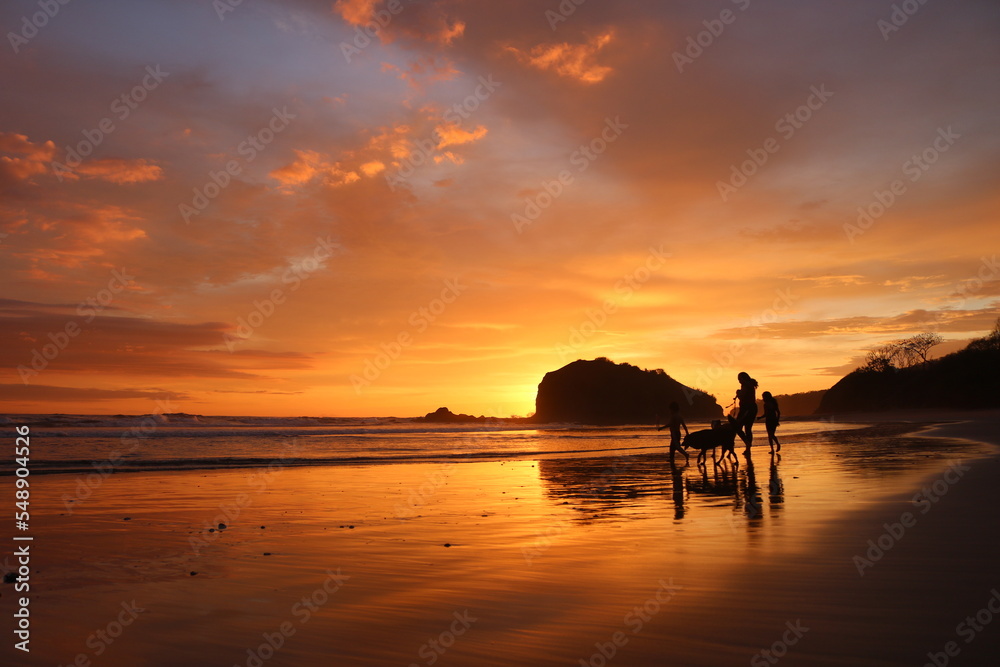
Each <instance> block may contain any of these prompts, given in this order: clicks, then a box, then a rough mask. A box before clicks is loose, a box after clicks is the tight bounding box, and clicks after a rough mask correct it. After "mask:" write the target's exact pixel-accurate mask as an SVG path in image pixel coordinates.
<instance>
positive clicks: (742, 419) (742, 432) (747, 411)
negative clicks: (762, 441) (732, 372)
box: [735, 372, 757, 454]
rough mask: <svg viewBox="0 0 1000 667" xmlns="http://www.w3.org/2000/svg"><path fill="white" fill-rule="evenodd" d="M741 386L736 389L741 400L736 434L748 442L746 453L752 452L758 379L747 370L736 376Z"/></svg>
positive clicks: (737, 414) (737, 415)
mask: <svg viewBox="0 0 1000 667" xmlns="http://www.w3.org/2000/svg"><path fill="white" fill-rule="evenodd" d="M736 379H737V380H739V382H740V388H739V389H737V390H736V399H735V400H737V401H739V412H737V413H736V435H738V436H740V439H741V440H743V442H744V443H746V446H747V448H746V453H747V454H749V453H750V445H752V444H753V430H752V429H753V423H754V421H756V419H757V381H756V380H754V379H753V378H752V377H750V375H749V374H747V373H746V372H741V373H740V374H739V375H737V376H736Z"/></svg>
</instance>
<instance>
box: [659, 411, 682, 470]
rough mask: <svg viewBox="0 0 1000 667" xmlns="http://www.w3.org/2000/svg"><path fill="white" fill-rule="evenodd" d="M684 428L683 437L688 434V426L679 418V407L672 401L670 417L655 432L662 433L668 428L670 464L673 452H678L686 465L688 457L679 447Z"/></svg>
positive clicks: (672, 459) (672, 460)
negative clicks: (682, 456) (682, 428)
mask: <svg viewBox="0 0 1000 667" xmlns="http://www.w3.org/2000/svg"><path fill="white" fill-rule="evenodd" d="M682 426H683V427H684V435H687V434H688V426H687V424H686V423H684V418H683V417H681V406H679V405H677V401H673V402H672V403H671V404H670V416H669V417H667V423H666V424H664V425H663V426H660V427H657V429H656V430H657V431H662V430H663V429H665V428H668V427H669V428H670V462H671V463H673V462H674V452H680V453H681V454H683V455H684V462H685V463H687V462H688V460H689V459H690V457H689V456H688V454H687V452H685V451H684V449H683V448H682V447H681V427H682Z"/></svg>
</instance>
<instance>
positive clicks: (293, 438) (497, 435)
mask: <svg viewBox="0 0 1000 667" xmlns="http://www.w3.org/2000/svg"><path fill="white" fill-rule="evenodd" d="M0 419H3V422H4V425H3V427H4V428H5V429H6V428H8V427H10V428H11V430H13V428H12V427H13V426H14V425H21V424H26V425H28V426H29V427H30V428H31V467H32V472H33V473H36V474H38V473H56V472H93V471H94V470H95V469H96V470H99V471H105V472H111V471H114V472H127V471H140V470H175V469H209V468H237V467H257V466H268V465H273V464H278V465H281V466H317V465H376V464H380V465H384V464H392V463H407V462H433V461H462V460H469V461H471V460H498V459H499V460H502V459H519V458H520V459H528V458H530V459H559V458H595V457H601V458H604V457H614V456H637V455H645V454H656V453H659V452H664V451H665V450H666V448H667V446H668V444H669V436H668V434H667V432H666V431H663V432H658V431H657V430H656V429H655V428H653V427H651V426H649V425H635V426H623V427H590V426H579V425H573V424H557V425H546V426H544V427H539V426H536V425H525V424H517V423H510V422H502V421H497V422H495V423H483V424H428V423H423V422H418V421H415V420H412V419H399V418H391V417H390V418H381V419H380V418H365V419H359V418H274V417H206V416H201V415H146V416H115V417H107V416H88V415H6V416H5V417H3V418H0ZM861 426H863V425H859V424H856V423H836V422H831V421H788V422H785V423H783V424H782V425H781V427H780V428H779V431H778V434H779V437H780V438H781V441H782V443H783V444H784V445H786V446H792V447H796V446H800V445H806V446H808V447H814V448H815V447H822V446H829V445H830V443H831V442H832V440H831V439H833V440H836V441H837V442H838V443H839V444H838V445H837V446H838V447H846V446H847V444H846V443H850V442H852V441H851V439H850V438H846V439H845V438H838V437H836V434H838V433H843V434H846V433H848V432H850V431H855V430H857V429H859V428H860V427H861ZM707 427H708V424H698V423H692V424H689V428H690V430H692V431H694V430H697V429H700V428H707ZM877 440H878V438H874V439H873V438H867V439H866V438H862V439H860V440H859V441H857V442H853V444H851V447H853V448H857V447H858V446H860V447H862V449H863V448H864V447H865V446H868V444H870V443H875V442H876V441H877ZM866 443H868V444H866ZM754 445H755V449H756V450H757V451H761V452H763V453H765V454H766V452H767V450H768V448H767V437H766V434H765V433H764V429H763V427H762V425H761V426H759V427H758V428H757V429H755V441H754ZM737 448H738V449H741V448H742V443H740V442H737ZM691 455H692V460H693V457H694V453H693V452H692V454H691ZM884 458H885V457H882V459H884ZM681 460H683V457H681ZM888 460H891V457H890V459H888ZM882 463H884V460H883V461H882ZM12 465H13V463H12V462H11V461H9V460H8V461H5V462H4V463H3V464H2V465H0V472H2V473H7V474H9V472H10V469H11V467H12Z"/></svg>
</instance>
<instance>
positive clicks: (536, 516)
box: [0, 415, 1000, 667]
mask: <svg viewBox="0 0 1000 667" xmlns="http://www.w3.org/2000/svg"><path fill="white" fill-rule="evenodd" d="M925 416H927V415H925ZM867 417H869V418H870V417H871V415H867ZM931 421H933V420H931ZM871 423H872V422H871V421H868V420H866V421H865V424H871ZM900 429H902V430H903V431H905V433H903V434H902V435H893V434H894V433H900V432H901V431H900ZM880 431H881V432H882V433H883V435H882V436H878V437H881V438H882V439H881V440H879V442H880V443H882V444H881V445H879V447H881V448H882V449H880V448H879V447H876V448H874V449H872V450H871V451H869V450H868V449H866V448H864V447H863V446H862V447H861V448H860V449H856V450H849V449H847V448H846V447H847V446H846V445H844V447H845V448H844V449H840V450H838V449H830V447H832V446H836V443H839V442H841V441H840V440H838V439H837V438H831V439H830V440H829V441H828V442H826V443H825V444H824V441H823V439H822V438H821V439H820V440H818V441H817V443H816V446H815V447H803V448H796V447H795V446H794V445H791V446H790V447H788V448H787V449H783V453H784V454H785V456H784V461H783V462H778V463H777V464H776V463H775V461H774V460H770V465H769V456H768V453H767V448H766V439H765V440H764V442H763V443H761V444H758V445H757V446H755V448H754V455H755V456H754V457H753V458H754V460H753V463H754V465H753V466H747V465H746V462H745V460H744V459H742V457H741V465H740V468H739V471H738V473H736V471H731V470H730V471H729V472H727V471H726V470H724V469H719V470H715V471H713V470H712V466H711V464H709V465H708V467H707V469H706V471H705V473H704V476H703V474H702V472H701V471H699V470H698V469H697V468H696V467H695V466H693V465H692V466H691V467H690V468H688V469H685V470H682V471H679V472H680V474H681V476H680V477H679V479H680V480H683V483H682V485H680V486H678V484H677V479H678V478H675V480H673V481H672V480H671V475H672V474H673V475H676V474H678V471H674V470H672V469H671V468H670V467H669V466H668V465H667V463H666V461H665V460H664V457H663V456H656V455H640V456H637V457H631V460H630V461H629V462H628V463H626V464H623V465H621V467H619V461H620V459H614V460H612V457H611V456H600V457H596V458H562V459H549V460H543V459H531V458H525V459H521V460H505V461H469V462H465V463H463V465H455V462H447V461H444V462H439V463H415V464H407V465H400V466H397V467H396V468H394V469H393V474H392V475H391V476H386V473H387V470H389V469H387V468H385V467H384V466H356V467H354V466H327V467H300V468H295V467H289V468H288V469H279V470H276V471H274V473H273V474H269V473H263V474H262V473H260V469H257V470H253V469H243V470H190V471H188V470H185V471H176V472H173V471H172V472H160V471H152V472H148V473H147V474H145V475H122V476H112V477H110V478H109V479H108V480H106V481H105V483H104V486H103V487H102V488H101V489H100V490H99V493H96V494H95V496H94V498H91V499H89V500H87V502H85V503H83V504H82V506H81V507H79V508H76V509H75V510H74V511H69V512H67V511H66V510H65V508H62V507H61V504H60V503H59V501H58V500H57V499H58V498H59V493H58V492H59V491H60V490H68V489H70V488H71V482H72V481H73V478H72V477H71V476H67V475H47V476H45V478H44V479H40V480H39V482H38V484H39V486H38V488H37V489H35V491H36V493H39V494H42V493H43V492H44V493H47V494H48V495H49V499H48V501H47V502H48V506H47V507H46V506H44V505H41V506H39V507H38V509H39V510H40V513H39V514H38V515H37V517H36V519H35V520H36V522H38V523H39V524H40V525H42V526H46V527H47V528H46V532H45V533H44V534H42V535H39V537H40V538H42V539H39V540H38V542H36V543H35V545H34V548H37V549H38V550H39V552H38V556H37V560H36V561H34V562H33V565H36V564H37V569H38V570H39V572H36V573H34V574H32V577H33V582H32V584H33V586H32V588H33V592H32V596H33V605H34V606H33V607H32V614H33V623H34V624H35V626H34V627H37V628H38V630H37V631H36V632H37V634H36V635H35V639H36V641H38V642H39V644H38V652H39V654H40V656H32V657H33V659H34V658H36V657H44V658H45V660H46V662H47V663H52V662H53V661H54V662H56V663H59V664H69V663H71V662H72V661H73V660H74V657H75V656H77V655H81V654H86V655H89V656H90V657H91V658H93V659H94V661H95V663H96V662H97V661H100V662H102V663H104V664H147V665H174V664H179V663H189V664H192V665H199V664H240V665H244V664H250V663H253V664H256V663H254V661H253V660H251V657H252V656H251V655H250V653H248V651H249V652H254V651H257V652H258V655H260V654H261V650H260V646H262V644H261V641H263V640H262V638H263V637H265V636H270V637H275V636H276V635H274V633H275V632H276V631H277V630H276V629H278V628H280V627H282V625H281V624H282V623H283V622H288V623H290V625H289V626H287V628H288V629H289V630H292V631H294V632H293V633H292V634H288V635H282V636H281V637H282V639H281V643H282V647H281V648H280V650H274V649H268V647H267V646H264V650H265V651H266V650H270V651H271V653H273V657H271V658H269V659H267V660H263V661H262V664H264V665H266V667H272V666H277V665H307V666H308V665H314V664H316V665H320V664H329V661H330V659H331V658H333V657H337V658H339V659H340V660H342V661H344V662H348V663H350V664H359V665H382V664H417V665H426V664H429V662H428V660H429V656H432V655H437V657H439V658H443V660H445V661H446V664H454V665H506V664H518V663H521V664H529V663H530V664H537V665H543V666H544V665H564V664H579V661H580V660H584V661H587V660H590V661H591V664H596V663H598V662H600V660H598V659H596V658H593V656H595V655H596V656H597V657H598V658H600V657H602V653H601V651H604V654H605V655H606V653H607V652H610V651H613V652H614V664H621V665H631V664H653V663H659V662H662V661H663V660H664V659H669V660H672V661H673V662H674V663H676V664H685V665H693V666H696V667H697V666H701V665H704V666H705V667H708V666H711V667H716V666H718V665H734V666H735V665H746V664H748V663H750V664H753V663H751V660H753V659H754V658H755V657H760V658H761V659H764V658H763V657H761V655H760V653H759V652H760V651H763V650H771V647H773V646H775V645H776V643H777V642H783V641H784V640H783V639H782V638H783V637H785V636H787V637H789V638H793V635H794V633H793V634H792V635H786V634H785V633H789V632H792V629H791V628H796V629H797V631H798V632H799V635H800V636H795V637H794V639H795V640H796V642H795V644H794V645H792V644H789V645H787V646H785V647H784V648H783V649H782V647H781V646H778V648H779V649H781V650H787V651H788V658H787V660H786V661H785V664H790V665H806V666H810V665H839V664H844V665H872V666H873V667H874V666H875V665H880V666H885V665H897V664H898V665H903V664H910V665H922V664H923V663H924V662H925V661H926V660H927V657H926V653H927V652H928V651H931V652H933V651H941V650H944V648H943V647H944V646H945V645H946V644H947V642H948V641H952V640H956V637H955V625H956V623H958V622H959V621H960V620H961V619H962V618H964V616H966V615H968V614H969V613H971V614H973V615H974V614H975V613H976V612H977V610H978V609H979V608H980V607H981V606H982V604H984V603H985V602H986V599H987V597H988V596H987V595H986V594H987V592H988V591H989V590H990V589H991V587H992V586H997V585H1000V570H998V566H997V565H996V560H997V559H996V558H995V554H996V553H997V552H998V548H1000V534H998V533H1000V484H997V483H996V482H997V481H998V480H1000V453H998V451H997V450H996V449H995V447H996V446H997V445H1000V442H998V440H997V433H998V429H997V428H996V425H995V423H994V422H990V421H988V420H985V419H980V420H979V421H977V422H971V423H961V422H952V423H944V424H942V423H941V422H933V423H930V422H925V423H924V425H916V424H912V423H911V424H900V423H894V424H886V423H882V424H878V423H876V424H874V426H872V427H868V426H865V427H861V428H859V429H850V430H849V432H850V433H853V434H855V437H853V438H848V439H847V440H854V441H861V442H862V443H864V442H867V441H868V440H870V438H869V437H868V436H871V437H877V434H878V433H879V432H880ZM859 432H860V433H861V435H860V436H858V433H859ZM866 433H867V435H865V434H866ZM779 435H780V432H779ZM972 436H980V437H978V438H976V437H972ZM914 438H917V439H918V440H914ZM937 438H947V439H954V438H962V439H967V440H970V441H973V442H977V443H978V442H983V441H987V440H988V441H989V442H991V445H992V447H993V448H994V450H993V451H991V452H989V453H987V454H986V455H984V456H978V455H977V457H976V458H975V460H974V461H971V462H970V468H971V469H970V470H969V471H963V473H962V476H961V479H959V480H958V481H957V483H955V484H949V486H948V491H947V493H946V494H944V495H942V497H941V498H940V499H939V502H936V503H933V504H932V505H931V509H930V510H929V511H928V512H927V513H926V515H925V514H920V513H919V509H918V508H916V506H915V505H914V504H913V502H912V501H913V494H914V493H915V492H917V491H919V490H920V488H921V487H923V486H927V485H931V486H933V484H934V482H936V481H937V480H938V479H939V478H940V476H941V475H942V471H944V470H946V469H947V468H948V458H949V456H950V455H948V454H942V453H941V452H947V451H955V452H958V451H978V450H970V449H968V448H966V449H961V448H959V449H949V448H948V447H947V446H946V444H947V443H946V441H944V440H941V441H937V440H936V439H937ZM845 442H846V440H845ZM896 442H898V443H910V445H912V446H913V447H915V448H916V449H917V450H919V451H917V452H916V453H912V452H911V453H910V454H908V455H907V457H904V458H902V459H898V460H897V459H893V458H892V456H891V454H892V453H893V452H891V451H886V450H885V449H884V446H885V443H888V444H890V445H891V444H892V443H896ZM937 442H941V443H942V445H941V446H937ZM925 450H926V452H927V453H926V454H923V453H922V452H923V451H925ZM827 451H829V452H832V453H831V454H829V456H830V457H832V458H817V457H821V455H822V456H827V455H826V454H823V452H827ZM838 452H839V453H838ZM852 452H853V453H852ZM872 452H874V453H872ZM935 452H937V453H936V454H935ZM661 453H662V452H661ZM840 455H843V456H842V458H837V457H838V456H840ZM866 456H874V457H875V458H874V459H872V461H871V462H870V464H869V462H866V459H865V458H864V457H866ZM924 456H934V458H933V459H925V458H923V457H924ZM951 456H953V455H951ZM627 458H628V457H627ZM871 464H879V465H871ZM880 466H881V467H880ZM748 468H750V469H749V470H748ZM779 475H780V476H779ZM883 480H885V481H883ZM754 485H755V486H754ZM817 485H818V486H817ZM751 486H754V488H758V487H759V489H760V495H761V497H762V500H763V503H762V505H761V507H760V509H759V511H758V510H757V509H755V508H753V507H752V505H751V497H752V496H753V493H752V492H751V490H750V487H751ZM782 487H783V488H782ZM841 487H843V488H841ZM33 488H34V487H33ZM815 488H821V489H822V493H821V494H817V492H816V491H815V490H814V489H815ZM893 489H895V490H893ZM678 492H679V495H678ZM837 494H840V496H841V497H842V500H841V499H838V497H837ZM38 498H39V500H40V501H41V500H42V496H41V495H39V496H38ZM241 498H242V500H241ZM33 502H34V496H33ZM34 507H35V506H34V504H33V508H34ZM904 512H911V513H914V514H916V515H917V520H916V522H915V525H912V526H909V527H907V528H906V532H905V534H904V535H903V536H902V537H901V538H900V539H895V538H894V543H893V544H892V546H891V547H890V548H889V549H888V550H887V551H886V552H885V553H884V554H883V556H881V557H879V558H878V560H877V561H875V562H874V563H873V565H872V566H870V567H867V566H866V567H865V570H864V576H860V575H859V572H858V567H857V565H856V562H855V560H854V557H855V556H857V555H859V554H860V555H862V556H865V551H866V549H868V540H870V539H871V540H875V541H876V542H877V540H879V539H880V537H881V536H882V535H883V533H885V531H886V529H885V527H884V526H885V525H886V524H889V525H892V524H894V523H898V522H900V521H901V515H902V514H903V513H904ZM33 516H35V515H34V513H33ZM220 522H224V523H225V524H226V526H227V527H226V528H225V529H224V530H220V529H216V530H214V531H213V532H208V530H207V529H208V527H209V526H215V525H216V524H217V523H220ZM884 541H885V540H883V542H884ZM189 571H190V572H193V573H194V574H190V572H189ZM330 572H332V573H334V574H336V575H337V577H339V578H338V579H336V582H337V586H336V589H335V590H331V589H333V588H334V587H333V586H332V585H330V586H327V587H326V588H323V589H322V592H319V593H317V591H320V587H322V586H324V585H325V584H324V582H328V581H330V580H329V577H330V576H331V575H330V574H328V573H330ZM36 584H37V586H38V588H37V589H36V588H35V586H36ZM0 590H3V592H4V593H7V592H8V591H10V590H11V589H9V588H3V589H0ZM311 595H317V596H320V597H323V598H329V601H328V602H325V603H324V604H322V605H320V604H318V603H317V605H316V606H317V608H316V609H315V610H313V611H311V612H310V615H309V617H308V619H307V620H308V623H305V622H301V621H302V620H303V618H302V617H301V616H300V615H296V611H293V610H297V611H298V612H302V611H303V608H302V606H301V605H300V603H299V602H298V601H301V600H303V599H313V598H311V597H309V596H311ZM304 596H305V597H304ZM4 598H6V599H10V598H9V596H8V595H5V596H4ZM979 598H982V600H979ZM132 600H136V601H137V604H138V606H139V607H141V608H143V609H146V610H147V611H146V612H143V613H140V614H139V616H138V618H137V619H136V620H135V623H134V625H132V626H130V628H129V629H128V631H127V632H126V633H124V634H123V635H122V637H121V639H120V640H118V641H116V642H115V643H114V645H110V646H108V647H107V653H106V655H104V656H102V657H97V656H95V655H93V653H92V652H90V651H89V648H88V643H87V641H88V636H91V633H93V632H94V631H95V629H99V628H100V627H103V626H104V625H105V624H107V623H109V622H111V621H110V620H109V619H113V618H114V616H113V614H116V613H118V612H116V611H115V609H120V604H121V603H122V601H126V602H129V601H132ZM297 604H299V605H300V606H299V607H295V605H297ZM306 609H307V610H308V608H306ZM637 609H638V610H639V611H635V610H637ZM654 610H655V611H654ZM456 613H457V614H459V616H461V617H462V618H464V619H466V621H467V623H466V624H465V625H461V624H459V625H456V627H457V628H458V629H461V630H462V633H461V635H456V636H454V637H451V638H450V640H451V641H454V646H453V647H451V648H449V649H448V652H447V653H448V654H447V656H444V655H443V653H442V654H438V653H435V652H434V651H433V650H432V649H430V648H428V647H429V646H430V644H429V642H430V641H431V640H433V639H435V638H439V637H442V636H444V633H446V632H451V629H450V628H451V623H453V622H455V623H457V620H456V619H457V618H458V617H455V616H454V614H456ZM462 614H467V615H466V616H462ZM473 618H474V619H476V620H475V621H471V620H469V619H473ZM799 622H800V623H801V625H796V624H797V623H799ZM788 624H791V625H788ZM802 628H808V629H807V630H802ZM616 633H618V634H616ZM957 641H959V642H961V641H962V639H961V638H958V639H957ZM33 645H34V642H33ZM164 645H169V646H171V652H170V655H169V656H167V655H165V654H164V652H163V650H162V647H163V646H164ZM960 648H961V653H960V655H959V657H957V658H954V662H953V663H950V664H955V665H959V666H961V665H963V664H965V665H978V664H989V660H987V658H989V659H992V658H993V657H995V656H996V655H1000V618H998V619H997V622H996V625H995V626H990V627H988V628H986V629H985V630H984V631H983V632H982V633H981V634H979V635H978V636H977V637H976V639H975V642H974V643H972V644H969V645H967V646H966V645H965V644H962V645H961V647H960ZM10 653H11V652H10V650H9V646H5V647H4V648H3V649H2V650H0V657H3V658H6V657H8V656H10ZM772 657H773V656H772ZM18 658H20V656H12V657H11V658H10V660H9V661H8V663H9V664H30V665H33V664H41V663H40V662H38V661H37V660H36V661H32V662H19V661H18V660H17V659H18ZM605 659H607V658H605ZM608 662H609V664H611V661H610V660H608ZM758 664H771V663H769V662H766V661H765V663H759V662H758Z"/></svg>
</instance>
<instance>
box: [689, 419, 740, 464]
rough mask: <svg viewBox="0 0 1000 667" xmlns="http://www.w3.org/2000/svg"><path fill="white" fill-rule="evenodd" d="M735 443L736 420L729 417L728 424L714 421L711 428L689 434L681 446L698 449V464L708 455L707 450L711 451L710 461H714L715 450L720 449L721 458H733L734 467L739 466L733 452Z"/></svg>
mask: <svg viewBox="0 0 1000 667" xmlns="http://www.w3.org/2000/svg"><path fill="white" fill-rule="evenodd" d="M735 442H736V420H734V419H733V418H732V417H729V422H728V423H726V424H723V423H721V422H720V421H718V420H716V421H713V422H712V428H710V429H703V430H701V431H695V432H693V433H689V434H688V435H687V436H686V437H685V438H684V442H683V443H681V446H682V447H684V448H685V449H687V448H689V447H690V448H691V449H698V450H700V452H699V454H698V459H697V462H698V463H702V462H703V461H704V460H705V459H706V458H707V455H708V450H712V459H713V461H714V460H715V450H716V448H718V447H722V458H723V459H724V458H726V457H727V456H732V457H733V462H734V463H735V464H736V465H739V464H740V461H739V459H738V458H737V457H736V452H735V451H734V447H735Z"/></svg>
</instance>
